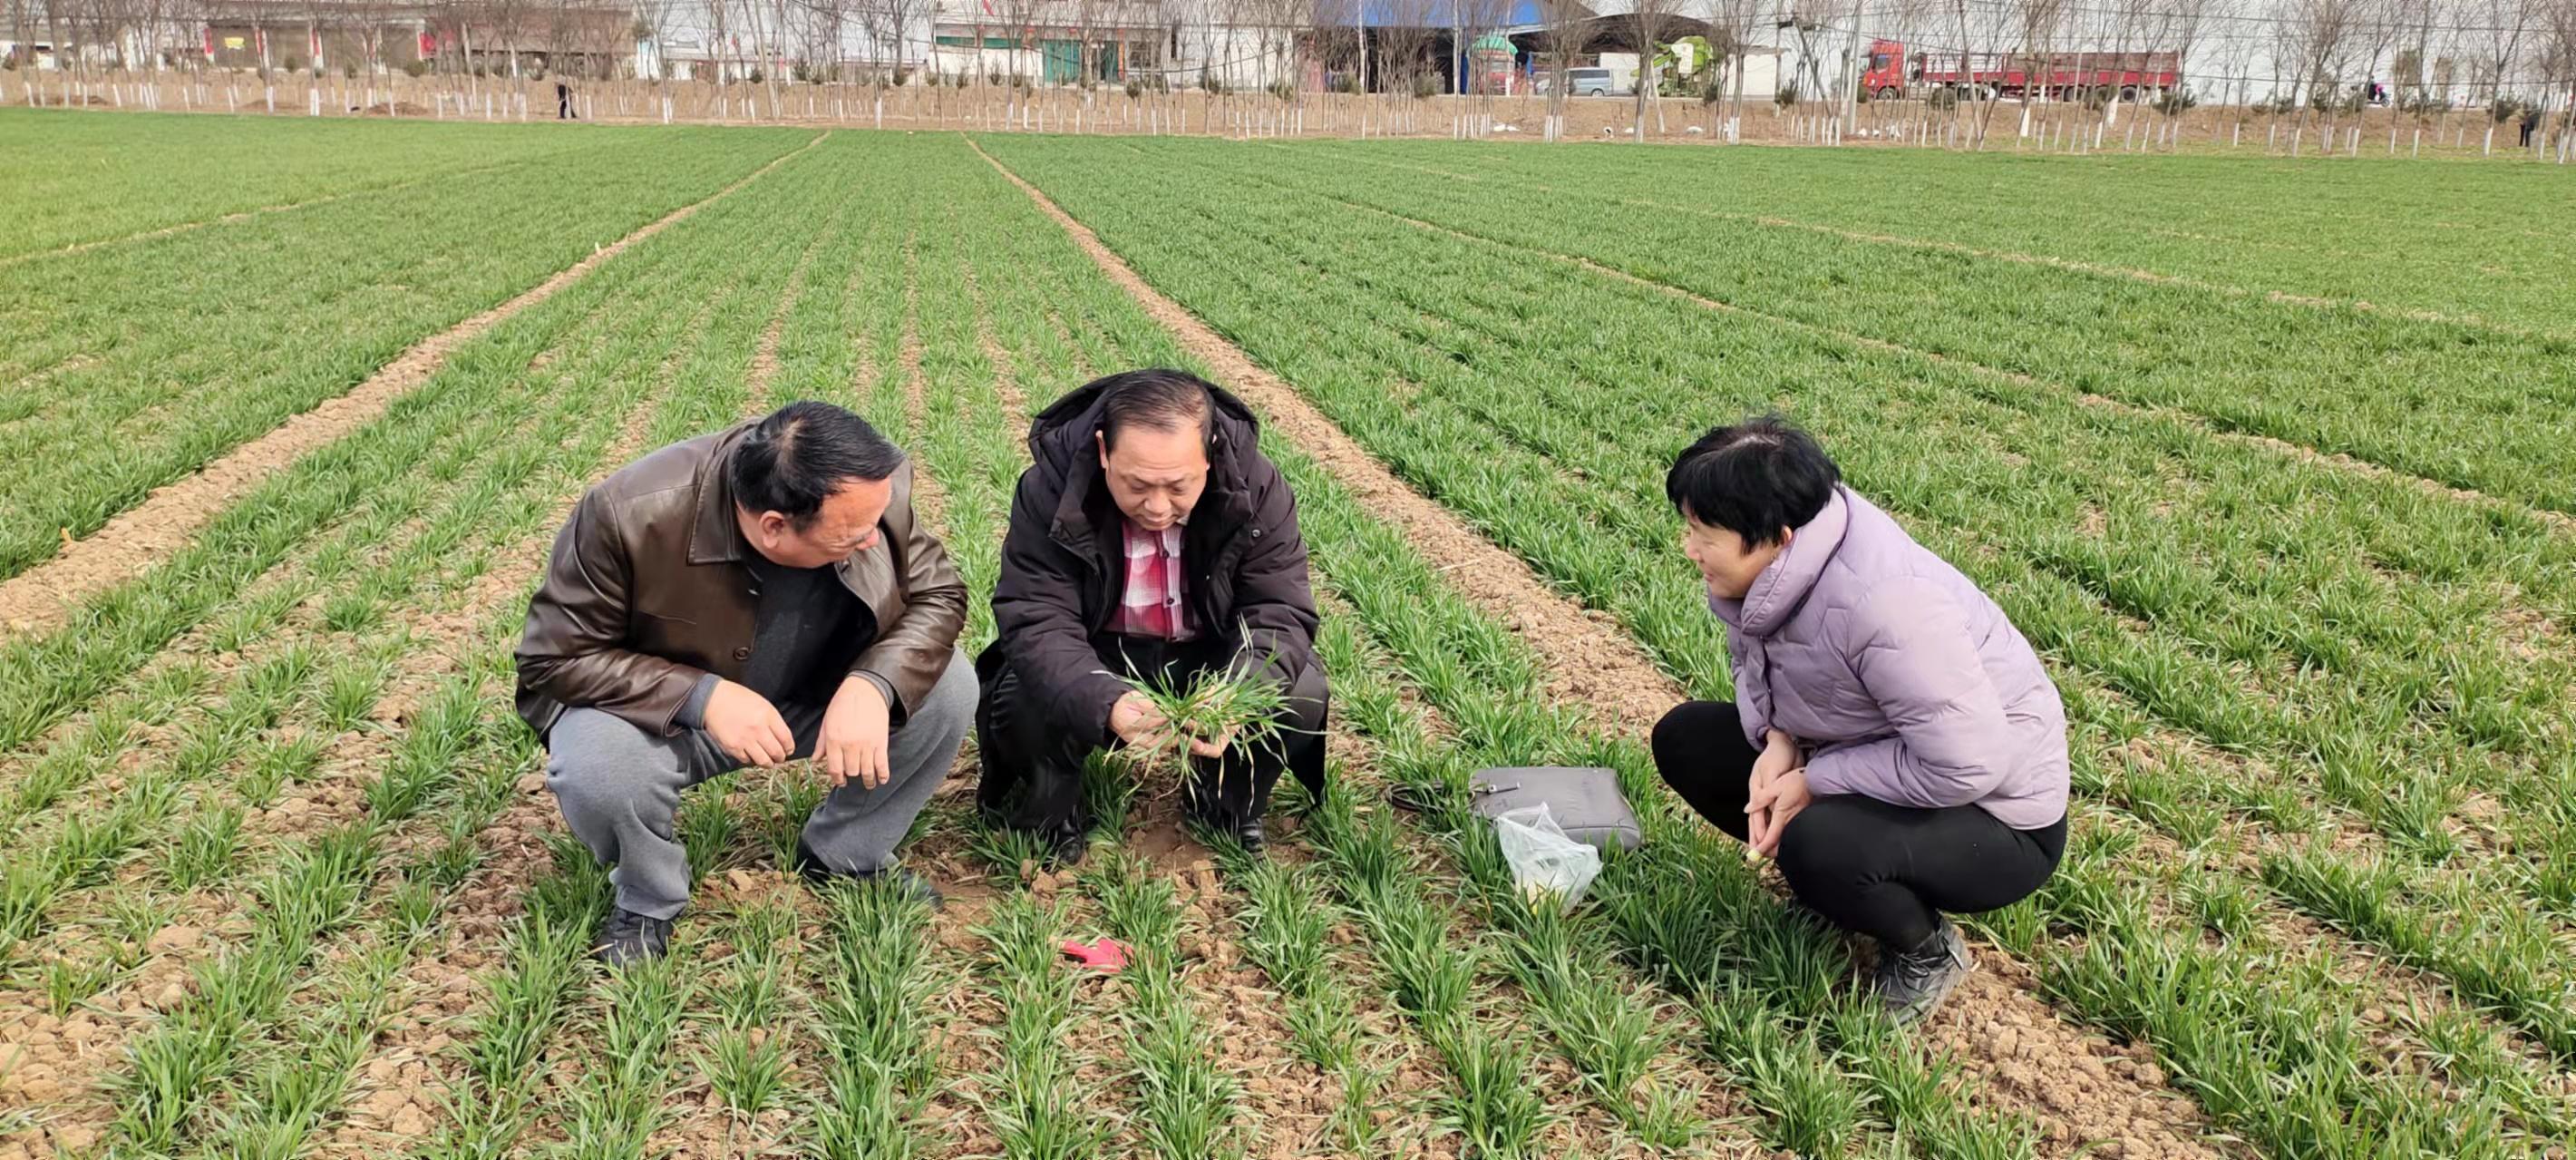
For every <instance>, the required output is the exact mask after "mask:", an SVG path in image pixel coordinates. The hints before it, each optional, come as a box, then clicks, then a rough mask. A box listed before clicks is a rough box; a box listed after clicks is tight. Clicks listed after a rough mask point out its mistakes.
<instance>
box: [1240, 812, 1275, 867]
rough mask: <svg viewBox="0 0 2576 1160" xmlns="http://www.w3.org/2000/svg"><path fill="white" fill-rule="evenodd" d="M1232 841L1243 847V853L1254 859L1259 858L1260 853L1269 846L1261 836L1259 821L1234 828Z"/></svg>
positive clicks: (1267, 841) (1266, 840)
mask: <svg viewBox="0 0 2576 1160" xmlns="http://www.w3.org/2000/svg"><path fill="white" fill-rule="evenodd" d="M1234 840H1235V843H1236V844H1237V845H1240V846H1242V847H1243V852H1244V853H1246V854H1250V855H1252V856H1253V857H1255V858H1258V857H1260V856H1261V851H1262V850H1263V849H1265V848H1267V847H1268V846H1269V845H1270V842H1269V840H1268V839H1267V838H1265V837H1263V836H1262V833H1261V823H1260V822H1259V821H1250V822H1245V823H1243V824H1242V825H1240V826H1237V827H1235V829H1234Z"/></svg>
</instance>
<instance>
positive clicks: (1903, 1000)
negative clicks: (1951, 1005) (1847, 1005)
mask: <svg viewBox="0 0 2576 1160" xmlns="http://www.w3.org/2000/svg"><path fill="white" fill-rule="evenodd" d="M1976 966H1977V960H1976V959H1975V958H1973V957H1971V956H1970V955H1969V954H1968V940H1967V938H1966V937H1965V936H1963V935H1961V934H1960V933H1959V928H1958V927H1957V926H1954V925H1952V924H1951V922H1950V920H1949V919H1947V918H1944V919H1942V920H1941V927H1940V929H1938V930H1935V931H1933V932H1932V937H1931V938H1928V939H1925V940H1924V941H1923V945H1922V946H1919V947H1915V948H1914V949H1912V950H1905V951H1900V950H1896V949H1894V948H1892V947H1886V946H1881V947H1880V948H1879V958H1878V978H1877V985H1878V998H1879V1001H1880V1002H1882V1003H1885V1004H1887V1013H1888V1014H1889V1015H1891V1016H1893V1017H1894V1018H1895V1019H1896V1023H1897V1026H1900V1027H1907V1026H1912V1025H1913V1024H1915V1023H1919V1022H1921V1021H1922V1019H1923V1017H1924V1016H1926V1015H1929V1014H1931V1013H1932V1011H1933V1009H1934V1008H1936V1007H1939V1006H1940V1005H1941V1001H1942V1000H1944V999H1947V998H1949V997H1950V992H1952V991H1955V990H1958V989H1959V983H1960V982H1961V981H1962V980H1964V979H1966V978H1967V977H1968V972H1970V971H1973V970H1975V969H1976Z"/></svg>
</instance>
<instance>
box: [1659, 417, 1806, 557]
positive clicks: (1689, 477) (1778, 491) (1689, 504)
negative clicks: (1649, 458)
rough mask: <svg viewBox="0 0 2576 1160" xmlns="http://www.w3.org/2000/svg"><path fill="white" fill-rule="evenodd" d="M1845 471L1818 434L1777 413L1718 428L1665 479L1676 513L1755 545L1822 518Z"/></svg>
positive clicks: (1685, 454) (1693, 447) (1693, 446)
mask: <svg viewBox="0 0 2576 1160" xmlns="http://www.w3.org/2000/svg"><path fill="white" fill-rule="evenodd" d="M1841 481H1842V470H1841V469H1840V468H1837V467H1835V466H1834V461H1833V459H1832V458H1831V457H1829V456H1827V455H1826V454H1825V449H1824V448H1822V447H1819V446H1817V445H1816V440H1815V437H1814V436H1812V435H1809V434H1807V433H1806V432H1804V431H1801V430H1799V429H1798V428H1797V427H1795V426H1793V425H1791V424H1790V422H1789V421H1788V420H1786V419H1783V418H1781V417H1779V416H1777V415H1763V416H1760V417H1758V418H1752V419H1747V420H1745V421H1743V422H1741V423H1737V424H1734V425H1732V426H1724V427H1711V428H1709V429H1708V433H1707V434H1705V435H1702V436H1700V437H1699V441H1698V442H1695V443H1693V444H1691V445H1690V446H1689V447H1687V448H1684V449H1683V450H1682V453H1681V456H1680V457H1679V458H1677V459H1674V460H1673V469H1672V470H1671V471H1669V472H1666V473H1665V475H1664V497H1665V498H1667V499H1670V500H1671V501H1673V510H1674V511H1677V512H1680V513H1681V514H1682V515H1684V516H1686V517H1688V518H1690V519H1694V520H1698V521H1699V522H1701V523H1703V524H1706V525H1708V526H1710V527H1712V528H1725V529H1726V530H1728V531H1730V532H1734V533H1735V534H1736V535H1739V536H1742V537H1744V543H1745V546H1746V547H1748V548H1754V547H1761V546H1763V545H1765V544H1776V543H1778V542H1780V530H1781V529H1782V528H1795V527H1799V526H1802V525H1804V524H1805V523H1806V522H1807V521H1809V520H1812V519H1814V518H1816V513H1817V512H1820V511H1823V510H1825V501H1827V500H1830V499H1832V498H1833V495H1834V485H1835V484H1836V483H1839V482H1841Z"/></svg>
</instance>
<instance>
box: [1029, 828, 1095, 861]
mask: <svg viewBox="0 0 2576 1160" xmlns="http://www.w3.org/2000/svg"><path fill="white" fill-rule="evenodd" d="M1034 832H1035V833H1036V834H1037V836H1038V840H1039V841H1041V842H1044V843H1046V848H1047V862H1048V864H1049V865H1052V866H1056V867H1059V868H1061V867H1065V866H1076V865H1080V864H1081V862H1082V856H1083V855H1085V854H1088V853H1090V852H1091V827H1090V825H1089V824H1087V823H1074V822H1067V823H1065V824H1062V825H1055V826H1048V827H1045V828H1044V829H1040V830H1037V831H1034Z"/></svg>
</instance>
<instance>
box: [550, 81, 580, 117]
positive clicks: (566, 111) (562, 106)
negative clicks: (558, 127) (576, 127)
mask: <svg viewBox="0 0 2576 1160" xmlns="http://www.w3.org/2000/svg"><path fill="white" fill-rule="evenodd" d="M580 119H581V118H580V117H578V116H575V115H574V114H573V111H572V86H571V85H568V84H565V83H563V82H562V81H556V82H555V120H558V121H578V120H580Z"/></svg>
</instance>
